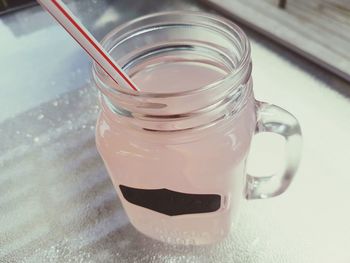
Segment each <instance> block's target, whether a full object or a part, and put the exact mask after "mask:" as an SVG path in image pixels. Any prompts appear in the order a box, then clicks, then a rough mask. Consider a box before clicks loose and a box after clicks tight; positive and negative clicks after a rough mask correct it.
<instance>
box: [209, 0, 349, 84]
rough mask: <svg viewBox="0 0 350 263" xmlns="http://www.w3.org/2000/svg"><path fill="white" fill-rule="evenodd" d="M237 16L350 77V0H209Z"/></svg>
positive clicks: (264, 32)
mask: <svg viewBox="0 0 350 263" xmlns="http://www.w3.org/2000/svg"><path fill="white" fill-rule="evenodd" d="M209 3H210V4H213V5H214V6H216V7H217V8H219V9H220V10H222V11H224V12H226V13H228V14H230V15H232V16H233V18H234V19H236V20H238V21H239V22H242V23H244V24H247V25H248V26H250V27H252V28H254V29H255V30H258V31H260V32H262V33H263V34H265V35H267V36H269V37H271V38H273V39H274V40H276V41H278V42H280V43H282V44H283V45H285V46H287V47H288V48H291V49H293V50H294V51H296V52H298V53H300V54H302V55H304V56H306V57H307V58H308V59H311V60H312V61H314V62H316V63H317V64H319V65H321V66H323V67H325V68H327V69H328V70H331V71H332V72H334V73H336V74H337V75H339V76H341V77H343V78H345V79H346V80H348V81H350V1H349V0H311V1H304V0H289V1H288V2H287V6H286V8H285V9H280V8H278V0H262V1H255V0H209Z"/></svg>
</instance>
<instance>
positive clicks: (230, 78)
mask: <svg viewBox="0 0 350 263" xmlns="http://www.w3.org/2000/svg"><path fill="white" fill-rule="evenodd" d="M167 17H172V18H173V19H174V23H175V22H176V23H177V21H176V20H177V19H178V20H179V24H180V25H185V24H186V23H187V24H188V23H191V21H193V19H196V18H197V19H202V21H201V22H202V23H201V24H200V26H208V27H211V28H214V29H217V30H220V31H222V32H224V33H226V34H228V35H229V36H230V37H231V38H234V39H235V40H237V41H238V44H239V46H240V48H241V50H242V51H241V53H240V54H239V60H238V61H237V65H236V66H235V68H234V69H233V70H231V71H229V72H227V74H225V76H223V77H222V78H220V79H218V80H216V81H213V82H211V83H209V84H207V85H204V86H200V87H198V88H195V89H191V90H186V91H176V92H166V93H161V92H151V91H142V87H141V90H140V91H134V90H132V89H130V90H128V89H126V88H116V87H111V86H108V85H104V83H103V81H101V79H103V78H105V77H108V76H107V74H106V73H105V72H104V71H103V70H102V69H101V67H100V66H99V65H98V64H97V63H96V62H94V63H93V70H92V73H93V76H92V77H93V78H94V80H95V82H96V83H98V82H100V84H102V85H103V86H104V87H103V88H106V89H107V90H108V93H112V94H115V95H117V96H118V94H119V95H128V96H132V97H139V98H168V97H180V96H187V95H193V94H198V93H202V92H205V91H208V90H211V89H215V87H217V86H218V85H224V84H226V83H232V84H233V83H234V82H235V80H236V78H237V75H241V74H244V75H246V74H250V67H249V64H250V44H249V40H248V38H247V36H246V35H245V33H244V32H243V31H242V29H240V28H239V27H238V26H237V25H236V24H234V23H233V22H231V21H230V20H227V19H225V18H223V17H220V16H216V15H212V14H208V13H201V12H196V11H186V12H182V11H181V12H180V11H171V12H159V13H154V14H150V15H146V16H142V17H140V18H137V19H134V20H132V21H130V22H127V23H125V24H123V25H121V26H119V27H116V28H115V29H114V30H112V31H111V32H110V33H108V34H107V35H106V36H105V37H104V38H103V39H102V41H101V45H102V46H103V47H106V45H107V43H108V41H109V40H110V39H111V38H113V36H115V35H118V34H120V33H121V32H123V31H124V34H125V33H126V32H128V28H130V27H132V26H133V25H135V24H138V23H140V24H142V22H143V21H147V20H152V19H157V18H158V19H161V18H167ZM186 18H187V19H189V18H191V19H190V21H186ZM203 21H205V22H204V23H203ZM161 24H162V23H159V25H161ZM119 40H120V41H123V40H124V39H123V34H122V35H121V37H120V38H119ZM120 41H119V42H120ZM117 44H118V42H117V43H114V46H112V47H110V48H107V51H108V52H110V51H111V50H112V49H113V48H114V47H115V45H117ZM245 71H248V72H247V73H244V72H245ZM101 82H102V83H101ZM98 86H99V85H98ZM102 92H103V90H102Z"/></svg>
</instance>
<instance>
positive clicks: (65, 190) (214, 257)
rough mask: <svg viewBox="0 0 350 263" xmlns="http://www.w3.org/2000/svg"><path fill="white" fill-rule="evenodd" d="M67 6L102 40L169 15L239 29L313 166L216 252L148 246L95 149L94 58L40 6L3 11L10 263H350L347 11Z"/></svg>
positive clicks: (5, 257) (208, 4)
mask: <svg viewBox="0 0 350 263" xmlns="http://www.w3.org/2000/svg"><path fill="white" fill-rule="evenodd" d="M64 2H65V3H67V4H68V6H69V8H70V9H71V10H72V12H73V13H74V14H75V15H76V16H77V17H78V18H79V20H80V21H81V22H82V23H83V24H84V25H85V26H86V27H87V28H88V29H89V30H90V31H91V32H92V34H93V35H94V36H95V37H96V38H97V39H98V40H100V39H102V38H103V36H104V35H105V34H106V33H108V32H109V31H110V30H112V29H113V28H114V27H116V26H118V25H120V24H122V23H124V22H126V21H130V20H131V19H134V18H137V17H140V16H142V15H144V14H149V13H153V12H157V11H165V10H167V11H170V10H197V11H202V12H210V13H215V14H219V15H222V16H225V17H226V18H228V19H231V20H233V21H234V22H235V23H237V24H238V25H239V26H240V27H242V28H243V30H244V31H245V32H246V33H247V35H248V37H249V39H250V41H251V45H252V60H253V79H254V92H255V96H256V98H257V99H259V100H263V101H268V102H273V103H275V104H277V105H280V106H282V107H283V108H285V109H287V110H289V111H291V112H292V113H293V114H295V116H296V117H297V118H298V119H299V121H300V124H301V126H302V130H303V136H304V150H303V159H302V163H301V166H300V169H299V171H298V174H297V177H296V179H295V182H294V183H293V184H292V186H291V187H290V189H289V190H288V191H287V192H286V193H285V194H284V195H282V196H281V197H278V198H274V199H270V200H266V201H253V202H248V203H247V204H246V205H245V206H244V208H243V209H242V215H241V220H240V222H239V225H238V226H236V227H235V230H234V231H233V232H232V233H231V234H230V236H229V238H228V239H227V240H225V241H224V242H222V243H220V244H218V245H217V246H213V247H199V248H198V247H172V246H168V245H166V244H162V243H159V242H156V241H153V240H150V239H148V238H147V237H144V236H143V235H141V234H139V233H138V232H137V231H136V230H135V229H134V228H133V227H132V226H131V225H130V223H129V222H128V219H127V217H126V215H125V213H124V212H123V209H122V207H121V204H120V202H119V200H118V198H117V197H116V194H115V191H114V189H113V186H112V184H111V181H110V179H109V178H108V175H107V172H106V171H105V168H104V166H103V163H102V161H101V159H100V157H99V155H98V153H97V151H96V148H95V142H94V128H95V126H94V125H95V120H96V116H97V114H98V110H99V108H98V105H97V95H96V93H97V92H96V91H95V90H93V89H92V88H91V87H90V69H91V60H90V58H89V57H88V55H87V54H85V52H84V51H83V50H82V49H81V48H80V46H79V45H78V44H77V43H75V41H74V40H73V39H71V37H70V36H69V35H68V34H67V33H66V32H65V31H64V29H62V28H61V27H60V26H59V25H58V24H57V23H56V22H55V21H54V19H53V18H52V17H50V16H49V15H48V14H47V13H46V12H44V11H43V9H42V8H41V7H40V6H39V5H37V3H36V1H32V0H0V136H1V137H0V138H1V140H0V262H68V261H72V262H252V263H255V262H308V263H310V262H340V263H342V262H344V263H345V262H346V263H348V262H350V252H349V251H350V226H349V222H350V206H349V204H348V202H349V200H350V191H349V190H348V188H349V187H348V186H349V185H350V176H349V174H350V169H349V166H348V162H349V156H350V139H349V135H350V82H349V81H350V2H349V1H348V0H310V1H303V0H261V1H254V0H193V1H190V0H178V1H172V0H164V1H153V0H148V1H142V0H132V1H131V0H118V1H117V0H75V1H73V0H65V1H64ZM261 151H262V152H263V155H264V154H266V149H265V152H264V150H261Z"/></svg>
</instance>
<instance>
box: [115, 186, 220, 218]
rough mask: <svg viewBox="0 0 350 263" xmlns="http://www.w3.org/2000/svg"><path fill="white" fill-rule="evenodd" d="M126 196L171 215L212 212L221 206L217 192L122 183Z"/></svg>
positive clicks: (139, 203)
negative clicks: (181, 190) (190, 192)
mask: <svg viewBox="0 0 350 263" xmlns="http://www.w3.org/2000/svg"><path fill="white" fill-rule="evenodd" d="M119 187H120V190H121V192H122V194H123V196H124V198H125V199H126V200H127V201H128V202H130V203H132V204H134V205H138V206H141V207H144V208H148V209H151V210H154V211H156V212H159V213H162V214H165V215H169V216H177V215H186V214H198V213H210V212H214V211H217V210H218V209H219V208H220V204H221V197H220V195H217V194H187V193H181V192H175V191H172V190H168V189H165V188H162V189H139V188H132V187H128V186H125V185H120V186H119Z"/></svg>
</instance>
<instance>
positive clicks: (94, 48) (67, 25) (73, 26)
mask: <svg viewBox="0 0 350 263" xmlns="http://www.w3.org/2000/svg"><path fill="white" fill-rule="evenodd" d="M37 1H38V2H39V3H40V4H41V6H43V7H44V9H46V10H47V11H48V12H49V13H50V14H51V15H52V16H53V17H54V18H55V19H56V20H57V22H58V23H59V24H61V26H62V27H63V28H64V29H65V30H66V31H67V32H68V33H69V34H70V35H71V36H72V37H73V38H74V39H75V41H77V42H78V43H79V45H80V46H81V47H82V48H83V49H84V50H85V51H86V52H87V53H88V54H89V55H90V56H91V57H92V59H93V60H95V61H96V63H97V64H98V65H100V67H101V68H102V69H103V70H104V71H105V72H106V73H107V74H108V75H109V76H110V77H111V78H112V79H113V80H114V81H115V82H116V83H117V84H118V85H119V86H122V87H124V88H129V89H130V88H131V89H133V90H135V91H138V88H137V87H136V85H135V84H134V83H133V82H132V80H131V79H130V78H129V77H128V75H127V74H126V73H125V72H124V71H123V70H122V69H121V68H120V67H119V66H118V65H117V63H116V62H115V61H114V60H113V58H112V57H111V56H110V55H109V54H108V52H106V51H105V50H104V49H103V47H102V46H101V44H100V43H99V42H98V41H97V40H96V39H95V38H94V37H93V36H92V35H91V33H90V32H89V31H88V30H87V29H86V28H85V27H84V26H83V25H82V24H81V23H80V22H79V21H78V19H76V17H75V16H74V15H73V14H72V12H71V11H70V10H69V9H68V7H67V6H66V5H65V4H64V3H63V2H62V1H60V0H37Z"/></svg>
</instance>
